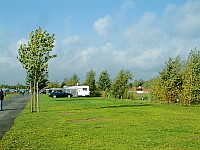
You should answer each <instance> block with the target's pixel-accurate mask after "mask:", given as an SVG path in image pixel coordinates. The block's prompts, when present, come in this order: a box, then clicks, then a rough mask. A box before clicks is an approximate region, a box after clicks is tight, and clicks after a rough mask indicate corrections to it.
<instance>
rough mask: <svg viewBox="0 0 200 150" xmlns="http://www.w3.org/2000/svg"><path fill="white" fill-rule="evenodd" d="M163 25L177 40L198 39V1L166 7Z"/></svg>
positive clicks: (199, 9) (199, 32)
mask: <svg viewBox="0 0 200 150" xmlns="http://www.w3.org/2000/svg"><path fill="white" fill-rule="evenodd" d="M164 12H165V13H164V18H163V20H164V23H165V24H166V26H167V27H168V28H169V29H170V30H172V32H173V34H174V36H176V37H178V38H182V39H184V38H186V39H196V38H199V37H200V28H199V26H200V21H199V20H200V1H187V2H186V3H185V4H183V5H181V6H177V5H168V6H166V8H165V10H164Z"/></svg>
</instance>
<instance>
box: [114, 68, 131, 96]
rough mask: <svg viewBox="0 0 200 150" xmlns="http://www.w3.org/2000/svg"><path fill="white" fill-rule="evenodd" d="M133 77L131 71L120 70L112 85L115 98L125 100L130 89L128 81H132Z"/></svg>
mask: <svg viewBox="0 0 200 150" xmlns="http://www.w3.org/2000/svg"><path fill="white" fill-rule="evenodd" d="M132 77H133V75H132V74H131V73H130V72H129V71H125V70H124V69H122V70H120V72H119V74H118V76H117V77H116V78H115V79H114V82H113V84H112V95H113V96H114V97H115V98H123V96H124V94H125V93H126V92H127V90H128V88H129V85H128V81H129V80H130V79H132Z"/></svg>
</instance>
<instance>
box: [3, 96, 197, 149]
mask: <svg viewBox="0 0 200 150" xmlns="http://www.w3.org/2000/svg"><path fill="white" fill-rule="evenodd" d="M139 96H141V95H139ZM140 98H141V97H139V98H138V99H140ZM136 101H137V103H135V102H134V101H130V100H115V99H104V98H70V99H67V98H57V99H53V98H49V97H47V96H46V95H41V103H40V104H41V112H40V113H30V109H29V105H27V107H26V108H25V110H24V111H22V113H21V115H20V116H19V117H18V118H17V119H16V121H15V125H14V126H13V127H12V128H11V130H9V131H8V132H7V133H6V135H5V136H4V137H3V139H2V140H1V141H0V149H54V150H55V149H69V150H71V149H77V150H83V149H91V150H96V149H106V150H109V149H113V150H118V149H119V150H128V149H134V150H135V149H148V150H149V149H154V150H155V149H181V150H183V149H185V150H188V149H195V150H196V149H200V113H199V112H200V106H189V107H185V106H179V105H167V104H149V103H147V101H148V100H146V99H145V100H144V101H140V100H136ZM138 102H142V103H138Z"/></svg>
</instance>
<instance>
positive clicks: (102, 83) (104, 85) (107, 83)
mask: <svg viewBox="0 0 200 150" xmlns="http://www.w3.org/2000/svg"><path fill="white" fill-rule="evenodd" d="M111 84H112V81H111V79H110V75H109V74H108V72H107V70H104V71H102V72H101V74H100V77H99V80H98V82H97V88H98V91H100V93H101V95H102V96H103V97H108V95H109V92H110V87H111Z"/></svg>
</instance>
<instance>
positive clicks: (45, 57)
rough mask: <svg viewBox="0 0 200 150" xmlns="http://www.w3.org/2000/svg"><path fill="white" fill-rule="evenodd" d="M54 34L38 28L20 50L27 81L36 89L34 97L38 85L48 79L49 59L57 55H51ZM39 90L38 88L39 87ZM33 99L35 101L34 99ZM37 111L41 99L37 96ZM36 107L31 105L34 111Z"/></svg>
mask: <svg viewBox="0 0 200 150" xmlns="http://www.w3.org/2000/svg"><path fill="white" fill-rule="evenodd" d="M54 36H55V35H54V34H52V35H50V34H49V33H47V31H42V28H40V27H39V28H38V29H36V30H35V31H32V32H31V33H30V34H29V41H28V43H27V44H21V45H20V48H19V50H18V55H19V56H17V59H18V60H19V61H20V62H21V64H22V66H23V68H24V69H25V70H26V73H27V77H26V80H27V83H28V84H29V85H30V86H31V87H33V89H34V93H35V94H34V95H35V96H34V97H38V96H36V95H38V94H37V93H36V92H35V91H36V87H39V88H43V87H45V86H46V85H47V81H48V70H47V69H48V63H47V62H48V61H49V60H50V59H52V58H54V57H56V56H57V55H50V52H51V51H52V49H53V48H54V40H55V38H54ZM37 91H38V88H37ZM33 101H35V100H34V99H33ZM36 101H37V111H39V100H38V98H37V100H36ZM34 108H35V107H34V106H33V107H31V110H32V111H34V110H33V109H34Z"/></svg>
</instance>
